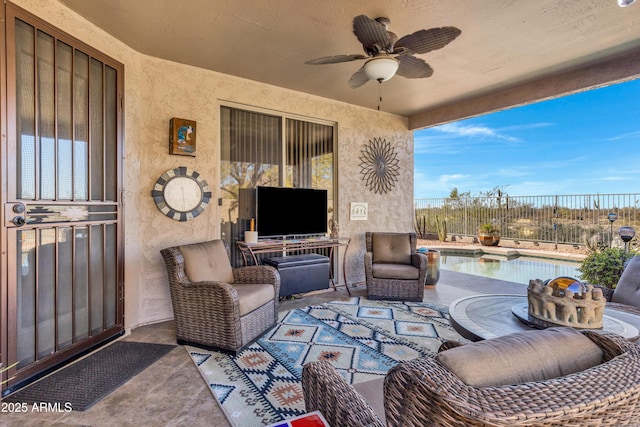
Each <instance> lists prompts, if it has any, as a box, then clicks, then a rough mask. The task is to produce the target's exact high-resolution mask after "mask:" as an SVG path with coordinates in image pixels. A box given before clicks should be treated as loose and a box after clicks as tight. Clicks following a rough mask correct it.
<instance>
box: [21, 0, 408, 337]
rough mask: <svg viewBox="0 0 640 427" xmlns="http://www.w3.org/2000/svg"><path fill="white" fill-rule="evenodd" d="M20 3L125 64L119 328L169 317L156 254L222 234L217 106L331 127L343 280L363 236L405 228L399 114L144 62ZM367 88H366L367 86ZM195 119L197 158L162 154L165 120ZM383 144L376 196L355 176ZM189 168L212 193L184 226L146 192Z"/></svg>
mask: <svg viewBox="0 0 640 427" xmlns="http://www.w3.org/2000/svg"><path fill="white" fill-rule="evenodd" d="M15 3H16V4H18V5H19V6H21V7H23V8H25V9H27V10H29V11H30V12H32V13H34V14H35V15H37V16H39V17H40V18H42V19H44V20H46V21H48V22H50V23H51V24H52V25H55V26H56V27H58V28H60V29H61V30H63V31H66V32H68V33H70V34H71V35H73V36H74V37H76V38H78V39H80V40H82V41H84V42H85V43H87V44H89V45H91V46H93V47H94V48H96V49H98V50H100V51H102V52H104V53H106V54H107V55H110V56H112V57H113V58H115V59H116V60H118V61H120V62H122V63H124V64H125V114H124V117H125V136H124V139H125V159H124V186H125V209H124V214H125V222H124V225H125V260H126V261H125V286H126V293H125V322H126V327H128V328H130V327H135V326H137V325H140V324H145V323H152V322H156V321H160V320H165V319H169V318H171V317H172V311H171V304H170V299H169V292H168V285H167V279H166V273H165V270H164V265H163V264H162V259H161V257H160V253H159V251H160V249H162V248H164V247H168V246H173V245H177V244H184V243H190V242H196V241H202V240H206V239H214V238H218V237H219V235H220V227H219V223H220V214H221V212H220V210H219V209H220V208H219V207H218V206H217V203H215V200H217V198H218V197H219V189H218V187H219V178H220V176H219V174H220V165H219V134H220V133H219V125H220V114H219V111H220V105H221V103H224V102H233V103H238V104H244V105H247V106H255V107H260V108H265V109H270V110H274V111H280V112H286V113H293V114H297V115H301V116H307V117H311V118H317V119H322V120H328V121H332V122H336V123H337V129H338V132H337V142H338V144H337V145H338V148H337V154H338V165H337V179H338V194H337V210H338V223H339V224H340V234H341V235H342V236H349V237H351V239H352V244H351V246H350V247H349V249H348V254H347V263H346V264H347V267H346V268H347V273H348V278H349V280H350V281H358V280H363V278H364V271H363V268H362V254H363V252H364V231H367V230H384V231H409V230H411V229H412V223H413V219H412V212H413V134H412V132H410V131H408V130H407V120H406V119H405V118H403V117H399V116H395V115H391V114H387V113H384V112H378V111H375V110H370V109H365V108H361V107H355V106H352V105H348V104H344V103H340V102H335V101H332V100H329V99H324V98H320V97H315V96H310V95H307V94H304V93H300V92H295V91H290V90H286V89H282V88H278V87H274V86H269V85H265V84H262V83H258V82H253V81H248V80H245V79H240V78H236V77H233V76H229V75H224V74H220V73H216V72H212V71H208V70H203V69H199V68H195V67H191V66H186V65H182V64H178V63H173V62H169V61H165V60H162V59H158V58H152V57H148V56H146V55H142V54H140V53H138V52H135V51H133V50H132V49H130V48H129V47H127V46H125V45H124V44H122V43H120V42H119V41H117V40H115V39H113V38H112V37H111V36H109V35H107V34H106V33H104V32H102V31H101V30H99V29H97V28H96V27H94V26H93V25H91V24H90V23H88V22H87V21H85V20H84V19H83V18H81V17H79V16H78V15H76V14H75V13H73V12H71V11H70V10H68V9H67V8H66V7H64V6H62V5H60V4H58V3H57V2H42V1H39V0H18V1H16V2H15ZM372 90H374V89H372ZM172 117H180V118H186V119H190V120H195V121H196V122H197V137H198V140H197V156H196V157H195V158H190V157H184V156H172V155H169V154H168V137H169V120H170V119H171V118H172ZM373 138H384V139H386V140H387V141H390V142H391V143H392V144H393V147H394V148H395V150H396V151H397V153H398V158H399V159H400V176H399V179H398V185H397V186H396V187H395V189H394V190H393V191H392V192H390V193H387V194H385V195H380V194H374V193H373V192H371V191H370V190H369V189H368V188H367V187H366V186H365V185H364V183H363V181H362V179H361V176H360V167H359V163H360V160H359V155H360V151H361V150H362V148H363V147H364V145H365V144H367V143H368V142H369V140H371V139H373ZM177 166H188V167H190V168H192V169H195V170H197V171H198V172H200V173H201V174H202V175H203V176H204V178H205V179H206V180H207V182H208V183H209V184H210V186H211V188H212V190H213V201H214V203H212V204H210V205H209V207H208V208H207V209H206V210H205V212H204V213H203V214H202V215H200V216H199V217H197V218H196V219H194V220H192V221H188V222H184V223H183V222H178V221H174V220H171V219H169V218H167V217H165V216H164V215H162V214H161V213H160V212H159V211H158V209H157V208H156V207H155V204H154V203H153V199H152V198H151V195H150V194H151V189H152V187H153V184H154V183H155V181H156V179H157V178H158V177H159V176H160V175H161V174H162V173H163V172H165V171H166V170H168V169H172V168H174V167H177ZM351 202H367V203H368V204H369V218H368V220H367V221H350V220H349V207H350V203H351Z"/></svg>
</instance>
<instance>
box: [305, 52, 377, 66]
mask: <svg viewBox="0 0 640 427" xmlns="http://www.w3.org/2000/svg"><path fill="white" fill-rule="evenodd" d="M367 58H369V57H368V56H365V55H360V54H355V55H335V56H325V57H323V58H317V59H312V60H311V61H307V62H305V64H313V65H317V64H338V63H340V62H349V61H357V60H358V59H367Z"/></svg>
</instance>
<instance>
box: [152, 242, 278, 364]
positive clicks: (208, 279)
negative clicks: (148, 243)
mask: <svg viewBox="0 0 640 427" xmlns="http://www.w3.org/2000/svg"><path fill="white" fill-rule="evenodd" d="M161 254H162V257H163V258H164V262H165V266H166V268H167V274H168V276H169V289H170V293H171V303H172V306H173V315H174V319H175V326H176V337H177V341H178V344H183V345H184V344H187V345H194V346H197V347H202V348H206V349H214V350H223V351H227V352H232V353H236V352H238V351H240V350H241V349H242V348H243V347H245V346H246V345H247V344H250V343H251V342H253V341H254V340H255V339H257V338H258V337H259V336H260V335H262V333H264V332H265V331H266V330H267V329H269V328H270V327H271V326H273V325H274V324H275V322H276V320H277V319H278V294H279V292H280V276H279V274H278V271H277V270H276V269H275V268H273V267H269V266H250V267H241V268H232V267H231V263H230V262H229V256H228V251H227V248H226V246H225V245H224V242H223V241H222V240H213V241H209V242H204V243H195V244H191V245H185V246H177V247H172V248H167V249H163V250H162V251H161Z"/></svg>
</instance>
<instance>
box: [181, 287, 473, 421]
mask: <svg viewBox="0 0 640 427" xmlns="http://www.w3.org/2000/svg"><path fill="white" fill-rule="evenodd" d="M447 339H455V340H460V341H465V340H464V338H462V337H461V336H460V335H458V333H457V332H455V331H454V330H453V328H452V327H451V326H450V325H449V314H448V310H447V307H445V306H441V305H438V304H430V303H423V302H392V301H371V300H368V299H366V298H362V297H353V298H351V299H349V300H347V301H333V302H329V303H325V304H321V305H315V306H309V307H304V308H298V309H294V310H291V311H289V312H283V313H281V314H280V318H279V321H278V323H277V324H276V325H275V326H274V327H273V328H272V329H270V330H269V331H267V332H266V333H265V334H264V335H263V336H262V337H261V338H260V339H259V340H257V341H256V342H254V343H253V344H251V345H250V346H249V347H247V348H246V349H244V350H243V351H242V352H240V353H239V354H238V355H236V356H230V355H228V354H225V353H221V352H215V351H207V350H203V349H199V348H197V347H190V346H187V347H186V348H187V351H188V352H189V354H190V356H191V358H192V359H193V361H194V363H195V364H196V366H198V369H199V370H200V373H201V374H202V376H203V377H204V378H205V380H206V381H207V383H208V384H209V385H210V387H211V390H212V392H213V394H214V395H215V396H216V398H217V399H218V401H219V402H220V403H221V405H222V407H223V408H224V410H225V412H226V413H227V416H228V418H229V420H230V421H231V423H232V424H234V425H236V426H238V427H253V426H256V427H259V426H264V425H267V424H271V423H275V422H277V421H281V420H283V419H287V418H291V417H294V416H297V415H301V414H303V413H305V410H304V397H303V393H302V385H301V377H302V366H303V365H304V364H305V363H307V362H309V361H312V360H326V361H328V362H330V363H331V364H332V365H333V366H334V367H335V368H336V370H337V371H338V372H339V373H340V374H341V375H342V376H343V377H344V378H345V379H346V380H347V381H348V382H349V383H351V384H354V383H358V382H363V381H368V380H371V379H375V378H379V377H380V376H384V375H385V374H386V372H387V371H388V370H389V369H390V368H391V367H393V366H394V365H396V364H397V363H398V362H401V361H403V360H411V359H415V358H417V357H421V356H426V355H428V354H434V353H435V352H436V351H437V349H438V347H439V346H440V344H441V343H442V341H444V340H447Z"/></svg>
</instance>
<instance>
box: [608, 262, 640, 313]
mask: <svg viewBox="0 0 640 427" xmlns="http://www.w3.org/2000/svg"><path fill="white" fill-rule="evenodd" d="M602 292H603V294H604V297H605V298H606V300H607V308H612V309H614V310H621V311H626V312H628V313H631V314H635V315H638V316H640V256H635V257H633V258H631V260H629V263H628V264H627V266H626V267H625V269H624V271H623V272H622V275H621V276H620V280H618V283H617V285H616V288H615V289H610V288H604V287H603V288H602Z"/></svg>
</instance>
